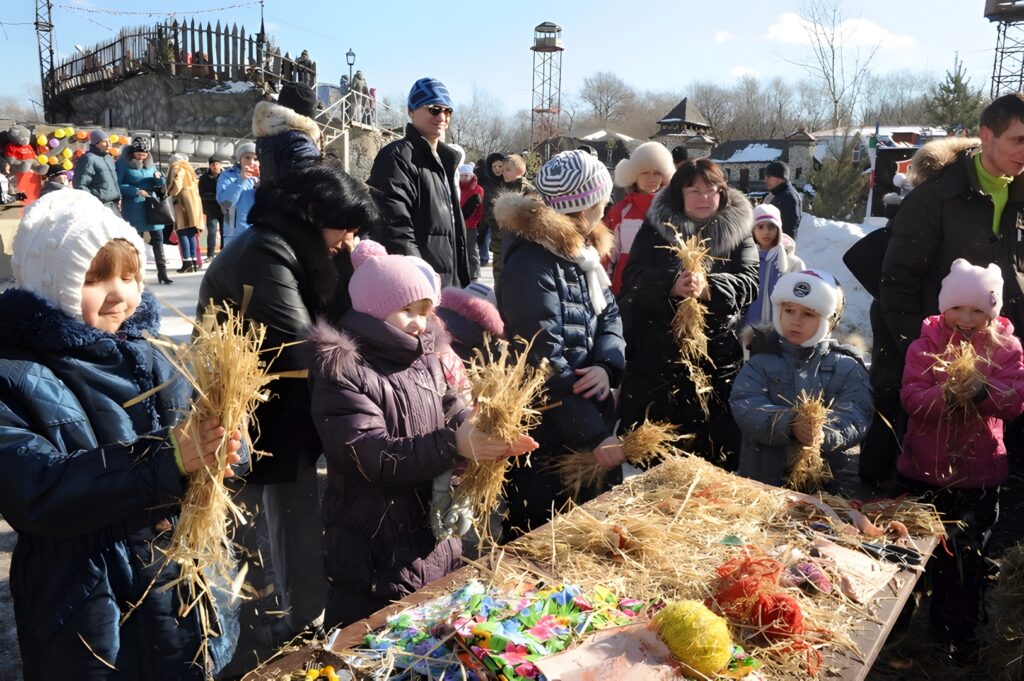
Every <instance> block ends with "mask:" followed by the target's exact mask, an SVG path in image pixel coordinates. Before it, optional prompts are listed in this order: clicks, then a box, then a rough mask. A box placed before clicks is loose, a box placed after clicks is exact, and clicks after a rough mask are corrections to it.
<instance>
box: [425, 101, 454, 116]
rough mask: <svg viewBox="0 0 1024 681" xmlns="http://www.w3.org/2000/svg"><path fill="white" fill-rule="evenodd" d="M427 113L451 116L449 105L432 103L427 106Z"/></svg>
mask: <svg viewBox="0 0 1024 681" xmlns="http://www.w3.org/2000/svg"><path fill="white" fill-rule="evenodd" d="M427 113H429V114H430V115H431V116H437V115H439V114H444V115H445V116H448V117H449V118H451V115H452V108H451V107H450V106H441V105H440V104H432V105H430V106H428V107H427Z"/></svg>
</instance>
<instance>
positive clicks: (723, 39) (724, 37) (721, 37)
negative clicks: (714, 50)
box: [715, 31, 736, 43]
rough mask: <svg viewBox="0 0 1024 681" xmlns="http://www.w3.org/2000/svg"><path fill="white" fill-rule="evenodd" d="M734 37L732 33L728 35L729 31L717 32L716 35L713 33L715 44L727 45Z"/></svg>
mask: <svg viewBox="0 0 1024 681" xmlns="http://www.w3.org/2000/svg"><path fill="white" fill-rule="evenodd" d="M735 37H736V36H735V35H733V34H732V33H729V31H718V32H717V33H715V42H716V43H727V42H729V41H730V40H732V39H733V38H735Z"/></svg>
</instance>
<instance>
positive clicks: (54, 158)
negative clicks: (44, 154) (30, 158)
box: [47, 156, 60, 166]
mask: <svg viewBox="0 0 1024 681" xmlns="http://www.w3.org/2000/svg"><path fill="white" fill-rule="evenodd" d="M47 162H48V163H49V164H50V165H51V166H55V165H57V164H58V163H60V161H58V160H57V157H56V156H51V157H50V158H49V159H47Z"/></svg>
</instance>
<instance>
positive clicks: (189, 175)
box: [167, 161, 199, 187]
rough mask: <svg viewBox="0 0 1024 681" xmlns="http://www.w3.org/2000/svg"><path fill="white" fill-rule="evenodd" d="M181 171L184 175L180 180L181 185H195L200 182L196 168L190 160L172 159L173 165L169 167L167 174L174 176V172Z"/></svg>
mask: <svg viewBox="0 0 1024 681" xmlns="http://www.w3.org/2000/svg"><path fill="white" fill-rule="evenodd" d="M179 171H180V172H181V173H182V176H183V177H182V179H180V180H179V182H180V183H181V186H183V187H195V186H197V185H198V184H199V176H198V175H196V169H195V168H193V167H192V164H191V163H189V162H188V161H171V165H170V166H168V168H167V174H168V175H170V176H171V177H174V174H175V173H177V172H179Z"/></svg>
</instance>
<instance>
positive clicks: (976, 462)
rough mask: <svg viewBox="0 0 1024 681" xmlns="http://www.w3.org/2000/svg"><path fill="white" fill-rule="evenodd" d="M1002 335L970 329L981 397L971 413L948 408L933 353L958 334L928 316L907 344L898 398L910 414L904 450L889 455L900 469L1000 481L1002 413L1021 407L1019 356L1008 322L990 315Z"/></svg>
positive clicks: (933, 481)
mask: <svg viewBox="0 0 1024 681" xmlns="http://www.w3.org/2000/svg"><path fill="white" fill-rule="evenodd" d="M992 325H993V327H995V328H996V329H997V333H998V334H999V335H1000V337H1001V338H1002V339H1003V340H1001V341H996V340H993V339H992V338H991V336H990V333H981V332H979V333H976V334H974V336H973V337H972V338H971V345H972V346H973V347H974V349H975V351H976V352H977V353H978V355H979V357H984V358H987V360H988V361H982V362H979V363H978V364H979V367H978V368H979V369H980V371H981V373H982V374H983V375H984V376H985V382H986V385H987V387H986V390H985V392H984V393H983V395H984V398H983V399H981V400H980V401H978V402H976V403H975V405H974V406H975V407H976V409H977V413H974V412H971V411H968V412H967V413H966V414H962V413H959V412H952V411H951V410H950V409H949V408H948V407H947V406H946V403H945V399H944V397H943V382H944V381H945V378H946V375H945V373H943V372H942V371H941V370H940V369H939V368H937V366H936V359H935V357H934V355H936V354H938V355H940V356H941V355H942V354H943V353H944V352H946V348H947V346H948V345H949V342H950V340H951V338H952V339H953V342H954V343H957V344H958V343H959V342H960V341H962V340H965V337H964V336H963V335H962V334H960V333H959V332H956V334H955V337H954V332H953V331H952V330H951V329H949V328H948V327H947V326H946V325H945V323H944V322H943V317H942V315H935V316H933V317H928V318H927V319H925V320H924V323H923V324H922V325H921V337H920V338H918V339H917V340H915V341H914V342H913V343H912V344H911V346H910V349H909V350H908V351H907V360H906V367H905V368H904V370H903V389H902V391H901V392H900V398H901V400H902V402H903V408H904V409H905V410H906V412H907V415H908V416H909V417H910V423H909V425H908V427H907V435H906V437H905V438H904V440H903V452H902V453H901V454H900V456H899V458H898V459H897V461H896V469H897V470H898V471H899V472H900V474H901V475H904V476H906V477H908V478H911V479H913V480H917V481H920V482H923V483H925V484H928V485H932V486H935V487H966V488H978V487H991V486H995V485H1000V484H1002V483H1004V482H1006V479H1007V475H1008V471H1007V462H1006V446H1005V445H1004V444H1003V420H1010V419H1013V418H1016V417H1017V416H1018V415H1019V414H1020V413H1021V411H1022V410H1024V361H1022V357H1021V345H1020V341H1019V340H1018V339H1017V337H1016V336H1014V335H1013V325H1012V324H1011V323H1010V322H1009V320H1007V319H1006V318H1005V317H999V318H998V319H996V320H995V321H994V322H992Z"/></svg>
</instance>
